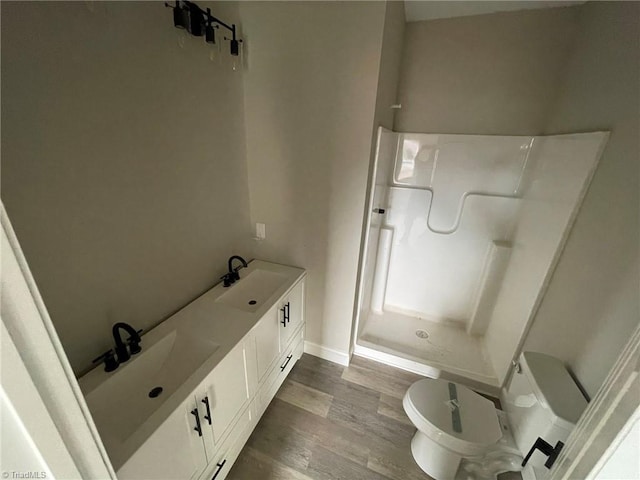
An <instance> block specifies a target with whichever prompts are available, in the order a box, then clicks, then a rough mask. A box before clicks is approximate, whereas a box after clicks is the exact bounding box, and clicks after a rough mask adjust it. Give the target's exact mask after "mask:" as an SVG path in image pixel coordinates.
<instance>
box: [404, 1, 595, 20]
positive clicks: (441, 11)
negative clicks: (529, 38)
mask: <svg viewBox="0 0 640 480" xmlns="http://www.w3.org/2000/svg"><path fill="white" fill-rule="evenodd" d="M582 3H585V1H532V0H529V1H448V2H443V1H428V0H422V1H415V0H405V2H404V12H405V17H406V20H407V22H419V21H422V20H434V19H436V18H451V17H468V16H471V15H483V14H486V13H495V12H508V11H514V10H530V9H535V8H553V7H568V6H571V5H580V4H582Z"/></svg>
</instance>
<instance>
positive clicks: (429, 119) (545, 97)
mask: <svg viewBox="0 0 640 480" xmlns="http://www.w3.org/2000/svg"><path fill="white" fill-rule="evenodd" d="M577 15H578V7H570V8H555V9H546V10H525V11H519V12H506V13H496V14H490V15H479V16H473V17H459V18H449V19H440V20H432V21H423V22H411V23H408V24H407V28H406V33H405V45H404V55H403V59H402V70H401V75H400V79H401V80H400V86H399V90H398V100H399V101H400V103H402V110H400V111H398V113H397V114H396V118H395V130H397V131H400V132H428V133H460V134H478V135H480V134H486V135H492V134H493V135H537V134H540V133H541V132H542V130H543V129H544V126H545V122H546V120H547V118H548V115H549V112H550V111H551V108H552V107H553V105H554V104H555V101H556V96H557V90H558V88H557V86H558V83H559V81H560V79H561V75H562V73H563V70H564V66H565V64H566V63H567V61H568V59H569V55H570V53H571V49H572V46H573V42H574V39H575V36H576V33H577Z"/></svg>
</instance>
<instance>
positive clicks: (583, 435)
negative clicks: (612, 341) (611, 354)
mask: <svg viewBox="0 0 640 480" xmlns="http://www.w3.org/2000/svg"><path fill="white" fill-rule="evenodd" d="M638 392H640V326H638V327H637V328H636V330H635V332H634V333H633V335H632V336H631V338H630V340H629V342H628V343H627V345H626V346H625V348H624V349H623V351H622V353H621V354H620V357H618V360H617V361H616V364H615V365H614V366H613V368H612V369H611V371H610V372H609V375H608V376H607V378H606V379H605V382H604V383H603V385H602V387H600V389H599V390H598V392H597V393H596V396H595V397H594V398H593V400H591V403H589V406H588V407H587V409H586V410H585V411H584V413H583V414H582V416H581V417H580V420H579V421H578V424H577V425H576V427H575V429H574V430H573V432H572V433H571V435H570V436H569V438H568V439H567V443H566V445H565V447H564V448H563V449H562V451H561V452H560V456H559V457H558V460H557V461H556V463H555V464H554V465H553V468H552V469H551V472H550V476H549V478H550V479H551V480H570V479H573V478H584V479H593V478H596V476H597V474H598V472H599V470H600V468H602V466H603V465H604V464H605V463H606V462H607V460H608V459H609V458H610V457H611V455H612V454H613V453H614V452H615V448H611V445H612V444H615V443H616V442H619V437H620V434H621V433H623V432H624V430H625V426H626V425H627V424H628V421H629V419H630V418H632V416H633V415H634V414H635V412H637V410H638V406H639V405H640V398H639V396H638Z"/></svg>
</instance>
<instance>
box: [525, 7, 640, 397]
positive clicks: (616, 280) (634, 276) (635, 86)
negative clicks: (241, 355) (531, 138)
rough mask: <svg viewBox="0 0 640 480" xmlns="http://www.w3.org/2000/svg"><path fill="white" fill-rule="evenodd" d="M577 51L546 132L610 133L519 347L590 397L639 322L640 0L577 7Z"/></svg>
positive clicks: (562, 84)
mask: <svg viewBox="0 0 640 480" xmlns="http://www.w3.org/2000/svg"><path fill="white" fill-rule="evenodd" d="M576 46H577V48H576V50H575V52H574V54H573V56H572V58H571V61H570V63H569V65H568V70H567V75H566V77H565V79H564V81H563V82H562V83H561V88H560V89H559V90H560V96H559V99H558V101H557V102H556V104H555V108H554V110H553V113H552V115H551V117H550V119H549V121H548V123H547V126H546V128H545V133H548V134H555V133H565V132H580V131H591V130H610V131H611V136H610V138H609V142H608V144H607V147H606V149H605V151H604V153H603V155H602V158H601V160H600V165H599V167H598V170H597V171H596V174H595V176H594V178H593V181H592V183H591V187H590V188H589V191H588V192H587V196H586V197H585V200H584V203H583V205H582V208H581V210H580V212H579V214H578V217H577V221H576V224H575V226H574V228H573V230H572V232H571V235H570V237H569V239H568V243H567V245H566V248H565V250H564V252H563V254H562V257H561V258H560V262H559V264H558V267H557V269H556V271H555V273H554V276H553V278H552V280H551V283H550V285H549V289H548V291H547V294H546V296H545V298H544V300H543V302H542V305H541V307H540V310H539V311H538V314H537V317H536V320H535V323H534V324H533V327H532V329H531V332H530V334H529V337H528V338H527V342H526V344H525V348H526V349H530V350H539V351H544V352H547V353H550V354H553V355H555V356H557V357H559V358H562V359H563V360H565V361H566V362H567V363H568V364H569V366H570V367H571V368H572V370H573V371H574V373H575V375H576V377H577V378H578V380H579V381H580V382H581V383H582V385H583V387H584V388H585V390H586V391H587V393H588V394H589V395H591V396H592V395H594V394H595V392H596V391H597V390H598V388H599V387H600V385H601V384H602V382H603V380H604V378H605V377H606V375H607V373H608V371H609V369H610V368H611V367H612V366H613V363H614V362H615V360H616V358H617V357H618V355H619V354H620V352H621V351H622V348H623V347H624V345H625V343H626V341H627V340H628V338H629V337H630V335H631V332H632V331H633V329H634V328H635V327H636V326H637V325H638V322H639V321H640V306H639V302H640V272H639V261H640V258H639V256H638V249H639V248H640V233H639V231H640V227H639V220H640V218H639V217H640V215H639V209H640V198H639V192H640V182H639V178H638V177H639V172H640V145H639V139H638V135H639V132H640V122H639V116H640V93H639V92H640V54H639V52H640V3H638V2H589V3H587V4H586V5H584V6H583V7H582V8H581V13H580V36H579V38H578V42H577V44H576Z"/></svg>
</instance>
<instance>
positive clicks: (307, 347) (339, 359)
mask: <svg viewBox="0 0 640 480" xmlns="http://www.w3.org/2000/svg"><path fill="white" fill-rule="evenodd" d="M304 353H308V354H309V355H313V356H314V357H320V358H322V359H324V360H329V361H330V362H333V363H338V364H340V365H344V366H345V367H346V366H348V365H349V358H350V357H349V354H348V353H345V352H341V351H339V350H334V349H333V348H329V347H324V346H322V345H318V344H317V343H312V342H307V341H305V342H304Z"/></svg>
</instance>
